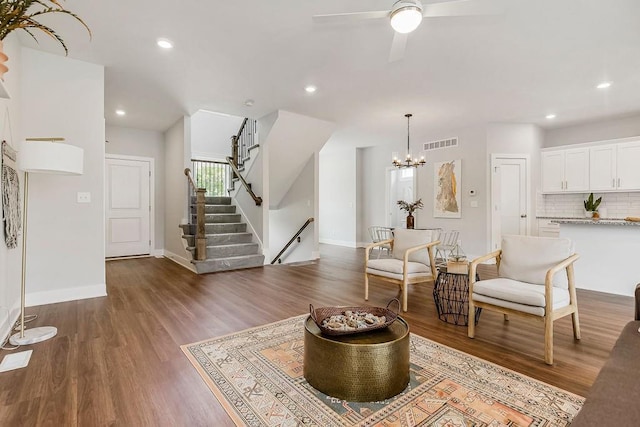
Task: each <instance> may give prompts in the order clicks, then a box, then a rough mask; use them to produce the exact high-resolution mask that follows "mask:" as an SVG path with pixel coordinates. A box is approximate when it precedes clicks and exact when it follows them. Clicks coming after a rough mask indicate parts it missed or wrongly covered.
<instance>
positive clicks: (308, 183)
mask: <svg viewBox="0 0 640 427" xmlns="http://www.w3.org/2000/svg"><path fill="white" fill-rule="evenodd" d="M315 175H316V174H315V159H314V158H311V159H309V161H308V162H307V164H306V165H305V167H304V169H303V170H302V173H300V175H298V177H297V178H296V180H295V182H294V183H293V185H292V186H291V187H290V188H289V191H288V192H287V193H286V194H285V196H284V197H283V198H282V201H281V202H280V206H279V208H278V209H270V210H269V233H270V239H269V241H270V243H271V256H272V257H275V256H276V255H277V254H278V252H280V250H281V249H282V248H283V247H284V245H286V244H287V242H288V241H289V239H291V237H293V235H294V234H295V233H296V232H297V231H298V230H299V229H300V227H302V225H304V223H305V222H306V221H307V219H308V218H313V217H314V212H315V196H314V188H315ZM317 226H318V224H317V223H315V222H313V223H311V224H310V225H309V226H308V227H307V228H306V229H305V230H304V231H303V232H302V234H301V235H300V243H298V242H294V243H293V244H292V245H291V246H290V247H289V249H288V250H287V251H286V252H285V253H284V254H283V255H282V256H281V259H282V262H283V263H284V264H288V263H292V262H298V261H307V260H310V259H314V258H316V256H315V254H316V253H317V252H318V242H317V241H316V240H315V232H314V228H315V227H317ZM266 261H268V262H271V259H269V260H266Z"/></svg>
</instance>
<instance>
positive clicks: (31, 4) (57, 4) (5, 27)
mask: <svg viewBox="0 0 640 427" xmlns="http://www.w3.org/2000/svg"><path fill="white" fill-rule="evenodd" d="M61 1H62V0H39V1H38V0H0V59H4V61H6V60H7V58H6V55H5V54H4V52H2V40H4V38H5V37H7V36H8V35H9V34H10V33H11V32H13V31H14V30H24V31H25V32H26V33H27V34H29V35H30V36H31V37H32V38H33V39H34V40H35V41H38V39H36V36H35V34H34V30H40V31H42V32H43V33H45V34H46V35H48V36H49V37H51V38H53V39H54V40H56V41H57V42H58V43H60V44H61V45H62V48H63V49H64V52H65V54H68V53H69V50H68V49H67V45H65V44H64V40H63V39H62V37H61V36H60V35H59V34H58V33H56V32H55V30H54V29H53V28H51V27H49V26H47V25H44V24H41V23H40V22H38V20H39V19H40V17H41V16H42V15H46V14H49V13H63V14H65V15H69V16H71V17H73V18H74V19H75V20H76V21H78V22H80V23H81V24H82V25H83V26H84V27H85V28H86V29H87V31H88V32H89V37H91V30H90V29H89V27H88V26H87V24H85V22H84V21H83V20H82V19H81V18H80V17H79V16H78V15H76V14H75V13H73V12H71V11H69V10H67V9H65V8H64V6H62V4H61ZM37 19H38V20H37ZM0 65H1V67H0V72H1V73H2V74H4V73H5V72H6V71H7V70H8V68H6V66H5V65H4V64H0ZM0 76H1V74H0Z"/></svg>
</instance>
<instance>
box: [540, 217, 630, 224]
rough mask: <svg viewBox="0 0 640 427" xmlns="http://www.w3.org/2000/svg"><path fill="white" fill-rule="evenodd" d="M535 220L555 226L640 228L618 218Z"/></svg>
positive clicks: (553, 218)
mask: <svg viewBox="0 0 640 427" xmlns="http://www.w3.org/2000/svg"><path fill="white" fill-rule="evenodd" d="M537 218H538V219H548V220H549V221H550V222H552V223H555V224H579V225H618V226H631V227H634V226H635V227H639V226H640V222H632V221H625V220H624V219H619V218H600V219H595V220H594V219H590V218H558V217H547V216H539V217H537Z"/></svg>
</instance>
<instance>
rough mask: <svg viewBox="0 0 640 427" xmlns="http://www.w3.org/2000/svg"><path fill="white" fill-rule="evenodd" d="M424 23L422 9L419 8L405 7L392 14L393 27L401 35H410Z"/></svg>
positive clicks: (413, 6)
mask: <svg viewBox="0 0 640 427" xmlns="http://www.w3.org/2000/svg"><path fill="white" fill-rule="evenodd" d="M421 22H422V9H421V8H420V7H418V6H415V5H411V6H403V7H400V8H398V9H396V10H394V11H393V12H391V27H392V28H393V29H394V30H395V31H397V32H398V33H401V34H406V33H410V32H412V31H413V30H415V29H416V28H418V25H420V23H421Z"/></svg>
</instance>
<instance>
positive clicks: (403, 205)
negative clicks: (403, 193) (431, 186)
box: [398, 199, 424, 229]
mask: <svg viewBox="0 0 640 427" xmlns="http://www.w3.org/2000/svg"><path fill="white" fill-rule="evenodd" d="M398 206H400V209H402V210H403V211H407V214H408V215H407V228H409V229H412V228H414V226H415V218H414V217H413V213H414V212H415V211H416V210H418V209H422V207H423V206H424V205H423V204H422V199H418V200H416V201H415V202H413V203H409V202H405V201H404V200H398Z"/></svg>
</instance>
